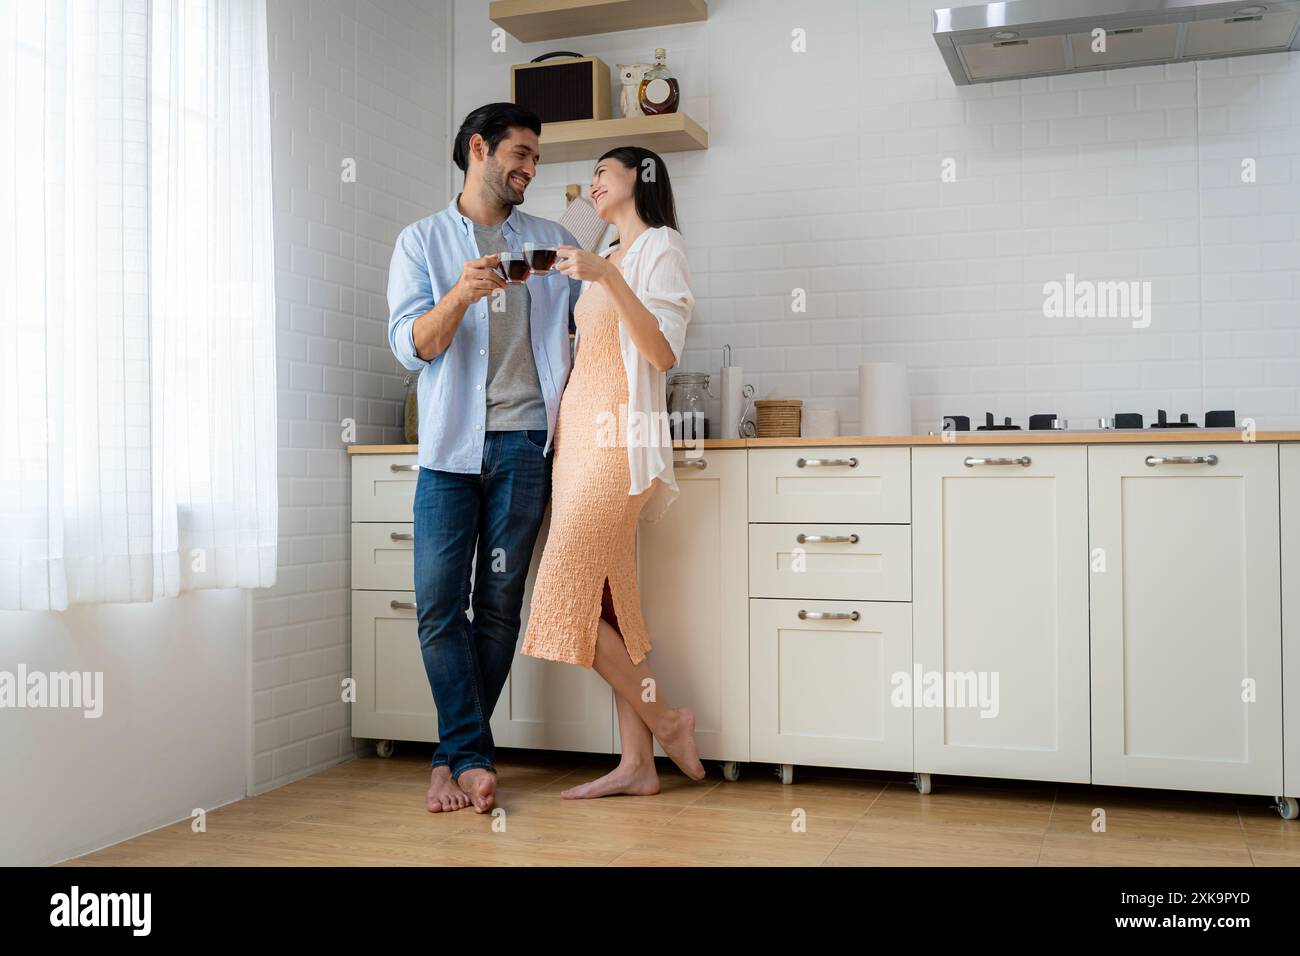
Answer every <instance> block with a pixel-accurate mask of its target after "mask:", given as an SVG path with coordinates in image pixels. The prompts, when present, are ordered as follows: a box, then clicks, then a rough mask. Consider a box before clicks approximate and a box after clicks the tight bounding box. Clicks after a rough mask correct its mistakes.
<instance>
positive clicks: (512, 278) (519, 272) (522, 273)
mask: <svg viewBox="0 0 1300 956" xmlns="http://www.w3.org/2000/svg"><path fill="white" fill-rule="evenodd" d="M497 272H499V273H500V274H501V277H502V278H503V279H505V280H506V281H507V282H514V283H520V282H523V281H525V280H526V279H527V278H528V272H529V269H528V259H527V258H526V257H525V256H524V254H523V253H522V252H502V253H499V254H498V256H497Z"/></svg>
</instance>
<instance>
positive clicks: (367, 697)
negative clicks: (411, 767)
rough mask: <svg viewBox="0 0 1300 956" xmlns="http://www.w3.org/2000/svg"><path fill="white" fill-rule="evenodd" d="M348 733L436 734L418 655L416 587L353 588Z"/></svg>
mask: <svg viewBox="0 0 1300 956" xmlns="http://www.w3.org/2000/svg"><path fill="white" fill-rule="evenodd" d="M352 677H353V680H354V681H355V684H356V701H355V703H353V705H352V736H354V737H362V738H370V739H378V740H424V741H434V740H437V739H438V712H437V710H436V709H435V708H434V706H433V695H432V694H430V693H429V681H428V679H427V678H426V677H425V673H424V658H423V657H422V656H421V655H420V635H419V631H418V626H417V623H416V614H415V592H414V591H353V592H352Z"/></svg>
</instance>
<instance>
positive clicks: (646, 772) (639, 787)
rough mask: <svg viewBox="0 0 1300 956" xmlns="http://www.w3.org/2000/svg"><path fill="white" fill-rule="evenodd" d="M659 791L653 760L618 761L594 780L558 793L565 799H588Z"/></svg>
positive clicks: (648, 793)
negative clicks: (642, 761)
mask: <svg viewBox="0 0 1300 956" xmlns="http://www.w3.org/2000/svg"><path fill="white" fill-rule="evenodd" d="M658 792H659V774H658V773H656V772H655V762H654V760H653V759H652V760H650V762H649V763H626V764H625V763H621V762H620V763H619V765H618V766H617V767H615V768H614V769H613V770H611V771H610V772H609V773H607V774H605V776H603V777H599V778H597V779H595V780H590V781H588V782H587V783H584V784H581V785H579V786H577V787H570V788H569V789H568V790H564V791H562V792H561V793H560V796H562V797H563V798H564V799H565V800H589V799H591V798H593V797H612V796H614V795H615V794H619V793H623V794H629V795H631V796H637V797H649V796H652V795H653V794H656V793H658Z"/></svg>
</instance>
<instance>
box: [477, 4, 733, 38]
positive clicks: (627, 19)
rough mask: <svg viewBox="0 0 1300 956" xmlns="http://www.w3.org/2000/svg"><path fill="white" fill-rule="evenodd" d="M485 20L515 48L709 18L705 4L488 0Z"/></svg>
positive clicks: (694, 21) (707, 7)
mask: <svg viewBox="0 0 1300 956" xmlns="http://www.w3.org/2000/svg"><path fill="white" fill-rule="evenodd" d="M488 17H489V18H491V20H492V22H493V23H495V24H496V25H497V26H499V27H502V28H504V29H505V31H506V32H507V33H509V34H510V35H511V36H513V37H514V38H515V39H516V40H518V41H519V42H520V43H537V42H538V41H540V40H558V39H560V38H562V37H585V36H591V35H593V34H596V33H616V32H618V31H620V30H641V29H644V28H645V27H664V26H670V25H672V24H675V23H696V22H698V21H700V20H707V19H708V18H709V6H708V3H707V2H706V0H493V2H492V4H491V6H489V7H488Z"/></svg>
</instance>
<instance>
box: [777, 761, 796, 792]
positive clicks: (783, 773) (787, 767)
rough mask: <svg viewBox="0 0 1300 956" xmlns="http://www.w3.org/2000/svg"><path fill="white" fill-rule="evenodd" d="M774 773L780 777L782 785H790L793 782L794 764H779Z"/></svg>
mask: <svg viewBox="0 0 1300 956" xmlns="http://www.w3.org/2000/svg"><path fill="white" fill-rule="evenodd" d="M776 775H777V776H778V777H780V778H781V784H782V786H786V787H788V786H790V784H792V783H794V764H792V763H783V764H779V765H778V766H777V768H776Z"/></svg>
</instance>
